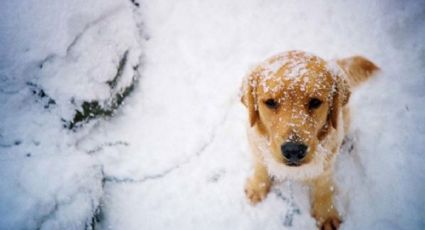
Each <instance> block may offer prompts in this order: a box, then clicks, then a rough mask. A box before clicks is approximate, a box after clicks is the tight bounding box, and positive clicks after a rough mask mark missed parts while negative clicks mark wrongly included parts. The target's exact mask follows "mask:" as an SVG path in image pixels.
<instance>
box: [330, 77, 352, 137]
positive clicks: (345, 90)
mask: <svg viewBox="0 0 425 230" xmlns="http://www.w3.org/2000/svg"><path fill="white" fill-rule="evenodd" d="M335 79H336V81H335V84H334V91H333V95H332V106H331V111H330V120H331V124H332V127H334V128H335V129H337V127H338V115H339V111H340V110H341V108H342V107H343V106H344V105H346V104H347V103H348V100H349V99H350V95H351V92H350V86H349V85H348V83H347V81H346V80H345V79H343V77H342V76H336V77H335Z"/></svg>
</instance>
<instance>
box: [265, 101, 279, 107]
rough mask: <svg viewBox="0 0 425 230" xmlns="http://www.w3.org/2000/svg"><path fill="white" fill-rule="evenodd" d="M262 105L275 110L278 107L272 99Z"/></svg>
mask: <svg viewBox="0 0 425 230" xmlns="http://www.w3.org/2000/svg"><path fill="white" fill-rule="evenodd" d="M264 104H266V106H267V107H268V108H270V109H276V108H277V107H278V106H279V104H278V103H277V101H276V100H274V99H268V100H266V101H265V102H264Z"/></svg>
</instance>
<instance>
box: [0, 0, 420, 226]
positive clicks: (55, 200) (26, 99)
mask: <svg viewBox="0 0 425 230" xmlns="http://www.w3.org/2000/svg"><path fill="white" fill-rule="evenodd" d="M136 5H139V6H140V7H137V6H136ZM424 18H425V4H424V3H423V2H421V1H386V2H385V3H384V2H381V1H379V2H378V1H366V0H364V1H344V2H336V1H335V2H332V4H329V2H328V1H277V0H273V1H269V2H264V1H260V0H247V1H225V0H215V1H195V0H182V1H165V0H158V1H140V2H131V1H126V0H122V1H112V0H111V1H104V0H94V1H90V2H87V1H83V0H75V1H72V3H71V2H70V1H62V2H60V1H52V0H37V1H35V0H27V1H5V2H3V3H2V7H1V9H0V53H1V54H2V56H1V58H0V111H1V116H0V117H1V122H0V176H1V178H2V179H1V180H0V190H1V192H0V216H1V218H0V229H84V228H86V229H87V228H88V229H90V228H91V227H92V226H93V219H95V220H96V221H98V222H99V223H97V224H96V225H95V228H100V229H170V228H172V229H314V219H313V218H312V217H310V214H309V204H308V202H309V201H308V198H307V188H305V187H303V186H302V185H299V184H297V183H293V182H283V183H281V184H277V185H275V186H274V187H273V190H272V192H271V193H270V194H269V196H268V197H267V199H266V200H265V201H264V202H262V203H260V204H259V205H257V206H254V207H253V206H251V205H249V204H248V202H247V201H246V199H245V197H244V193H243V185H244V182H245V180H246V178H247V176H248V175H250V154H249V150H248V145H247V141H246V133H245V130H246V129H245V128H246V125H247V113H246V111H245V108H244V107H243V106H242V105H241V103H240V101H239V95H238V94H239V89H240V86H241V83H242V79H243V77H244V76H245V74H246V73H247V71H248V70H249V69H251V68H252V67H253V66H254V65H256V64H257V63H259V62H261V61H263V60H264V59H265V58H268V57H270V56H272V55H275V54H277V53H279V52H282V51H286V50H292V49H299V50H305V51H308V52H311V53H314V54H317V55H319V56H320V57H322V58H324V59H328V60H329V59H334V58H338V57H346V56H350V55H356V54H361V55H365V56H366V57H368V58H369V59H371V60H373V61H374V62H375V63H376V64H377V65H378V66H380V68H381V69H382V72H381V73H380V74H379V75H378V76H377V77H376V78H374V79H373V80H371V81H370V82H368V83H367V84H365V85H363V86H362V87H361V88H359V89H358V90H357V91H356V92H354V93H353V95H352V97H351V102H350V106H351V107H352V113H353V117H352V129H351V133H350V135H349V137H348V139H347V142H346V143H347V144H346V145H345V146H344V148H343V150H342V151H341V154H340V156H339V158H338V160H337V165H336V173H335V179H336V181H337V185H338V190H337V191H338V195H337V204H338V207H339V210H341V212H342V213H343V215H344V223H343V225H342V229H423V228H424V227H425V220H424V217H425V199H424V198H423V193H424V192H425V183H424V181H425V167H424V165H425V157H424V153H423V152H422V151H423V149H424V147H423V146H422V145H423V143H425V123H424V122H423V119H424V117H425V107H424V103H423V102H424V100H425V43H424V42H423V40H424V38H425V25H424V24H425V22H424V20H423V19H424ZM76 40H78V42H75V41H76ZM69 47H71V48H69ZM127 50H129V62H130V63H131V65H137V64H141V63H140V61H141V58H140V56H143V65H142V66H143V67H142V68H141V69H140V70H139V71H140V74H141V76H142V78H141V80H140V81H139V84H138V86H137V88H136V90H135V91H134V92H133V94H132V95H131V97H130V98H128V99H127V100H126V101H125V105H124V106H123V107H122V108H121V109H120V111H119V112H118V113H116V114H115V116H114V117H113V118H110V119H100V120H97V121H92V122H90V123H89V124H86V125H85V126H84V127H82V128H80V129H78V130H76V131H70V130H68V129H66V128H64V127H63V122H62V121H61V119H63V118H69V117H70V116H72V114H71V112H72V111H74V110H75V108H76V107H78V101H82V100H93V99H96V100H103V99H107V98H108V96H110V91H108V88H107V85H106V84H105V82H106V81H108V79H110V76H113V75H114V74H115V71H116V66H117V65H118V63H119V59H120V57H121V56H122V55H123V53H125V52H126V51H127ZM40 64H45V65H43V68H40ZM129 75H131V74H129ZM28 82H31V83H32V84H28ZM123 84H125V82H124V83H123ZM34 85H37V86H40V87H43V89H45V90H46V93H47V94H48V95H49V96H50V97H52V98H53V99H55V101H56V104H54V105H52V104H51V103H49V101H48V100H47V101H46V99H40V98H38V97H36V96H35V95H34V94H33V93H32V90H31V87H32V86H34ZM72 99H74V100H72ZM71 101H74V102H75V103H71ZM96 213H97V215H95V214H96ZM93 216H95V218H93Z"/></svg>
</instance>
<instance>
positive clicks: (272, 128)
mask: <svg viewBox="0 0 425 230" xmlns="http://www.w3.org/2000/svg"><path fill="white" fill-rule="evenodd" d="M377 70H379V68H378V67H377V66H376V65H375V64H373V63H372V62H371V61H369V60H367V59H365V58H363V57H359V56H356V57H350V58H346V59H340V60H336V61H330V62H327V61H325V60H323V59H321V58H319V57H317V56H315V55H312V54H308V53H305V52H301V51H290V52H285V53H282V54H279V55H276V56H274V57H271V58H270V59H268V60H266V61H265V62H263V63H262V64H260V65H258V66H257V67H256V68H254V69H253V70H252V71H251V73H250V74H249V75H248V76H247V78H246V79H245V81H244V83H243V87H242V91H243V92H242V99H241V101H242V103H243V104H244V105H245V106H246V108H247V109H248V113H249V127H248V139H249V143H250V147H251V151H252V153H253V159H254V173H253V175H252V176H251V177H249V178H248V180H247V183H246V186H245V193H246V196H247V198H248V199H249V200H250V201H251V203H253V204H255V203H257V202H259V201H261V200H263V199H264V198H265V197H266V195H267V193H268V192H269V190H270V187H271V184H272V180H271V178H274V179H276V180H286V179H289V180H300V181H303V182H305V183H307V184H308V185H309V186H310V188H311V189H310V191H311V192H310V194H311V201H312V205H311V212H312V215H313V216H314V217H315V219H316V221H317V225H318V227H319V228H320V229H338V228H339V225H340V223H341V218H340V216H339V214H338V211H337V210H336V208H335V207H334V204H333V192H334V185H333V182H332V169H333V164H334V162H335V158H336V156H337V154H338V152H339V148H340V146H341V143H342V140H343V138H344V135H345V134H346V133H347V131H348V125H349V110H348V107H347V102H348V100H349V97H350V93H351V90H352V88H353V87H355V86H357V85H358V84H359V83H361V82H363V81H364V80H366V79H367V78H368V77H369V76H371V75H372V74H373V73H374V72H376V71H377Z"/></svg>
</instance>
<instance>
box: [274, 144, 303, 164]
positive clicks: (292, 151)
mask: <svg viewBox="0 0 425 230" xmlns="http://www.w3.org/2000/svg"><path fill="white" fill-rule="evenodd" d="M307 148H308V147H307V146H306V145H305V144H303V143H297V142H286V143H284V144H282V145H281V146H280V149H281V151H282V155H283V156H284V157H285V158H286V160H287V161H288V162H287V165H288V166H299V165H300V164H301V160H302V159H304V157H305V156H306V153H307Z"/></svg>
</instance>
